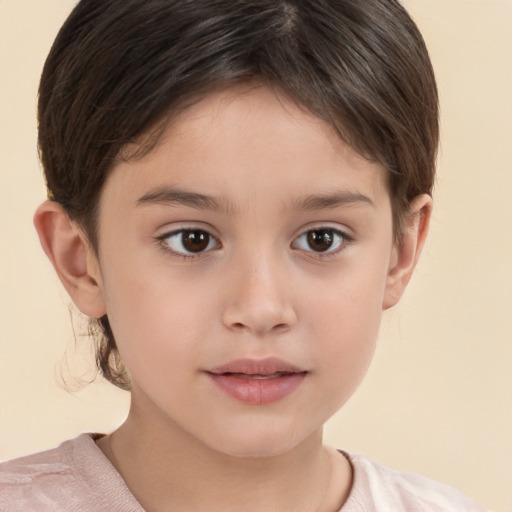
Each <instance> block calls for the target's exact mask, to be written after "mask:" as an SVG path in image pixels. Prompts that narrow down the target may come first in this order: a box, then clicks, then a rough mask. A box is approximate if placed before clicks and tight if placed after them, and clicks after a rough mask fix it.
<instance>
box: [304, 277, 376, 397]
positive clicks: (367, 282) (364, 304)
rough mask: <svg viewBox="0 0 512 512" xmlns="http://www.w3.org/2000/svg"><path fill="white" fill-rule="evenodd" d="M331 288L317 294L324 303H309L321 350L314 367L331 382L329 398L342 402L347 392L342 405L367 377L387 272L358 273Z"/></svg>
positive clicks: (312, 333) (314, 335)
mask: <svg viewBox="0 0 512 512" xmlns="http://www.w3.org/2000/svg"><path fill="white" fill-rule="evenodd" d="M365 268H366V269H368V267H365ZM331 283H332V284H331V285H330V286H329V287H325V286H323V287H322V288H319V289H318V291H317V293H316V294H313V297H314V296H315V295H316V296H317V297H322V300H316V301H315V300H314V299H313V298H309V299H308V309H309V314H308V319H309V321H308V330H309V336H310V337H311V338H312V339H313V340H314V342H315V344H316V345H317V347H318V349H317V350H316V351H315V357H317V358H318V361H316V362H317V363H318V365H319V367H320V366H321V367H322V368H324V369H326V371H327V372H328V374H329V375H330V378H331V380H330V381H328V382H327V383H326V386H327V387H326V393H332V395H333V396H340V390H343V392H344V393H345V394H344V395H343V396H341V397H340V400H341V402H343V401H344V400H346V399H347V398H348V397H349V396H350V394H351V393H352V392H353V391H354V390H355V388H356V387H357V385H358V384H359V383H360V381H361V380H362V378H363V377H364V375H365V373H366V371H367V369H368V367H369V364H370V362H371V359H372V357H373V354H374V351H375V346H376V342H377V338H378V335H379V328H380V321H381V316H382V297H383V290H384V287H385V272H382V271H378V272H374V273H373V272H371V271H369V272H366V271H359V272H357V271H356V270H355V269H354V271H353V272H346V273H343V275H342V276H341V275H340V277H339V278H338V279H332V280H331ZM340 405H341V404H340Z"/></svg>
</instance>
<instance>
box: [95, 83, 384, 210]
mask: <svg viewBox="0 0 512 512" xmlns="http://www.w3.org/2000/svg"><path fill="white" fill-rule="evenodd" d="M165 186H179V187H181V188H182V189H187V190H194V191H196V192H199V193H200V192H205V193H208V195H216V196H217V195H218V196H222V197H223V198H225V199H226V200H227V201H228V203H229V206H230V207H231V210H235V209H236V208H237V207H239V206H240V205H248V204H251V203H252V202H254V201H257V200H258V199H260V200H263V201H265V200H269V199H270V198H271V197H277V196H279V195H280V196H281V197H282V198H284V197H285V196H288V199H289V201H288V203H290V202H291V201H293V200H294V199H296V196H297V195H304V194H307V193H311V192H312V191H314V192H315V193H317V194H328V193H330V192H331V191H332V190H333V189H337V190H344V191H345V192H348V193H353V194H357V193H360V194H362V193H363V191H364V195H367V196H370V197H371V198H375V197H377V196H379V195H383V194H384V196H387V195H388V194H387V173H386V171H385V170H384V169H383V167H382V166H381V165H380V164H378V163H375V162H371V161H369V160H367V159H365V158H363V157H361V156H360V155H359V154H357V153H356V152H355V151H354V150H353V149H352V148H350V147H349V146H348V145H347V144H346V143H345V142H343V141H342V140H341V139H340V137H339V136H338V134H337V133H336V132H335V130H334V129H333V128H332V127H331V126H330V125H329V124H327V123H326V122H324V121H322V120H321V119H319V118H318V117H316V116H314V115H313V114H311V113H310V112H308V111H306V110H305V109H304V108H302V107H300V106H299V105H297V104H296V103H295V102H293V101H292V100H290V99H289V98H287V97H286V96H284V95H282V94H278V93H277V92H276V91H272V90H270V89H269V88H267V87H265V86H258V85H252V86H248V85H243V86H242V85H241V86H236V87H231V88H229V89H225V90H221V91H217V92H215V93H212V94H210V95H208V96H206V97H205V98H203V99H202V100H201V101H199V102H197V103H195V104H194V105H192V106H190V107H188V108H187V109H185V110H184V111H182V112H181V113H180V114H179V115H176V116H174V117H173V118H172V120H171V121H169V123H168V125H167V127H166V129H165V131H164V133H163V135H162V136H161V137H160V139H159V141H158V143H157V145H156V146H155V147H154V148H153V149H152V151H151V152H149V153H148V154H147V155H146V156H145V157H144V158H142V159H132V160H128V161H125V162H122V163H119V164H118V165H116V166H115V167H114V169H113V171H112V173H111V175H110V176H109V179H108V180H107V183H106V185H105V189H106V190H105V192H106V193H107V194H112V193H113V194H114V195H115V196H116V195H117V196H120V195H122V196H123V198H124V199H125V200H127V201H131V202H132V204H136V202H137V201H138V200H139V199H140V197H141V195H144V194H145V195H147V194H148V193H151V191H154V190H156V189H158V187H165ZM112 189H115V190H117V191H118V193H117V194H116V193H115V190H112ZM294 196H295V197H294Z"/></svg>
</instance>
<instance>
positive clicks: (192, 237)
mask: <svg viewBox="0 0 512 512" xmlns="http://www.w3.org/2000/svg"><path fill="white" fill-rule="evenodd" d="M160 239H161V240H162V241H163V242H165V243H166V245H168V246H169V248H170V249H171V251H172V252H174V253H177V254H180V255H183V256H188V255H193V254H200V253H203V252H206V251H209V250H211V249H214V248H215V247H216V246H217V245H218V242H217V241H216V240H215V239H214V238H213V236H212V235H210V233H208V232H207V231H203V230H201V229H180V230H179V231H175V232H174V233H170V234H166V235H164V236H162V237H160Z"/></svg>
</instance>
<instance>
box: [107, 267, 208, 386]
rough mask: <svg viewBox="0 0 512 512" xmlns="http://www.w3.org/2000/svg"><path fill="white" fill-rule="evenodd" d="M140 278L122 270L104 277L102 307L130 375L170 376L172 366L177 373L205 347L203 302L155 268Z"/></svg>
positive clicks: (203, 300)
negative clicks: (105, 311) (103, 302)
mask: <svg viewBox="0 0 512 512" xmlns="http://www.w3.org/2000/svg"><path fill="white" fill-rule="evenodd" d="M139 276H140V274H137V272H135V271H134V269H133V268H122V266H118V267H117V268H115V269H111V272H110V273H108V274H107V275H106V279H105V285H106V290H107V291H108V293H106V300H105V302H106V305H107V313H108V316H109V320H110V323H111V326H112V330H113V332H114V335H115V339H116V344H117V346H118V348H119V352H120V354H121V357H122V359H123V361H124V363H125V364H126V366H127V368H128V370H129V371H130V372H131V373H132V374H135V373H137V372H143V373H147V372H150V373H151V372H152V373H153V378H154V377H156V375H157V374H167V375H168V376H169V375H170V374H171V373H172V372H170V370H169V365H170V364H171V363H170V362H172V363H173V367H178V368H179V365H180V363H186V362H187V361H189V360H191V359H192V358H193V357H194V356H195V357H197V350H200V348H201V347H202V346H203V343H202V341H203V340H204V338H205V337H206V336H207V334H208V329H207V323H208V307H207V304H206V303H205V302H206V300H207V299H206V298H205V296H204V294H197V293H193V290H191V288H190V287H189V286H186V284H185V283H182V282H181V281H180V280H179V279H170V278H169V277H166V273H165V272H164V271H163V270H162V269H159V268H155V267H153V269H152V270H151V271H148V270H146V272H145V273H144V275H143V276H140V277H139ZM199 312H201V314H199ZM196 363H197V362H196ZM158 369H160V370H159V371H157V370H158Z"/></svg>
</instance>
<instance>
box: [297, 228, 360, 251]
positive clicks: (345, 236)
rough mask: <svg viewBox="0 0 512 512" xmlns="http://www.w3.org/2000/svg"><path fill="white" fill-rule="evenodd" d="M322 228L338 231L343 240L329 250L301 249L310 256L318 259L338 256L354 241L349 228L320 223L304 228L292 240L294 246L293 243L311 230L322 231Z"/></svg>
mask: <svg viewBox="0 0 512 512" xmlns="http://www.w3.org/2000/svg"><path fill="white" fill-rule="evenodd" d="M321 230H329V231H333V232H334V233H336V234H337V235H338V236H340V237H341V242H340V245H339V247H337V248H336V249H334V250H327V251H325V252H316V251H314V250H307V249H299V250H300V251H302V252H305V253H307V254H308V255H309V256H310V257H314V258H316V259H327V258H332V257H336V256H337V255H338V254H339V253H341V252H343V251H344V250H345V249H346V248H347V246H349V245H351V244H352V243H353V242H354V236H353V235H351V234H349V233H348V232H347V230H345V229H343V228H341V227H339V226H332V225H329V224H318V225H314V226H309V227H308V228H307V229H302V230H301V232H300V234H299V235H297V236H296V237H295V238H294V239H293V242H292V248H293V245H294V244H295V243H296V242H297V240H299V239H300V238H301V237H303V236H305V235H307V234H308V233H309V232H311V231H321Z"/></svg>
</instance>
